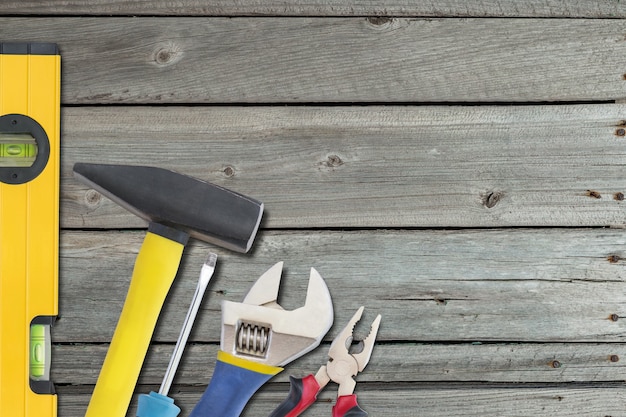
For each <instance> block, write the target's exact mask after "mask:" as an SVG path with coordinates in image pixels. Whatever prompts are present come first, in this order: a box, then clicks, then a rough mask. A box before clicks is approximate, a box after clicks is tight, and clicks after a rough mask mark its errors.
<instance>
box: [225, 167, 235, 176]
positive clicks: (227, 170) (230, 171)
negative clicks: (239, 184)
mask: <svg viewBox="0 0 626 417" xmlns="http://www.w3.org/2000/svg"><path fill="white" fill-rule="evenodd" d="M224 175H226V176H227V177H228V178H231V177H234V176H235V168H233V167H231V166H230V165H228V166H227V167H226V168H224Z"/></svg>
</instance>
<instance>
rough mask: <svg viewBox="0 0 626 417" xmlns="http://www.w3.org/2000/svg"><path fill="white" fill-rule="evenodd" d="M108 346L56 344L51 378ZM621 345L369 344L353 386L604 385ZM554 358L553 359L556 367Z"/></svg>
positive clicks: (206, 361)
mask: <svg viewBox="0 0 626 417" xmlns="http://www.w3.org/2000/svg"><path fill="white" fill-rule="evenodd" d="M107 348H108V344H99V345H92V344H84V345H82V344H79V345H66V344H63V345H55V346H54V349H53V357H54V366H53V369H52V377H53V380H54V381H55V382H56V383H57V384H61V385H68V384H73V385H87V386H90V385H94V384H95V383H96V379H97V377H98V370H99V369H100V367H101V366H102V362H103V361H104V356H105V355H106V350H107ZM328 348H329V345H328V344H327V343H325V344H322V345H321V346H319V347H318V348H317V349H315V350H314V351H313V352H312V353H309V354H307V355H305V356H303V357H302V358H300V359H298V360H297V361H295V362H292V363H291V364H289V365H287V366H286V367H285V371H284V372H282V373H280V374H278V375H276V376H275V377H274V378H273V379H272V382H274V383H288V382H289V379H288V377H289V375H295V376H304V375H308V374H310V373H315V372H316V371H317V369H318V368H319V367H320V366H321V365H322V364H324V363H326V361H327V360H328V356H327V355H328ZM173 349H174V346H173V344H169V345H163V344H158V343H153V344H152V345H151V347H150V350H149V352H148V356H147V357H146V361H145V362H144V365H143V368H142V371H141V375H140V378H139V384H140V385H143V386H154V385H157V386H158V385H159V384H160V383H161V381H162V379H163V376H164V374H165V369H166V368H167V365H168V363H169V359H170V357H171V354H172V351H173ZM217 350H218V345H217V344H192V345H189V346H187V348H186V349H185V355H184V356H183V361H182V362H181V365H180V367H179V368H178V371H177V373H176V377H175V380H174V384H175V385H174V389H175V390H179V389H183V390H185V389H187V390H188V389H190V388H189V386H202V385H206V384H207V383H208V381H209V380H210V378H211V376H212V375H213V369H214V366H215V358H216V355H217ZM624 355H626V345H624V344H623V343H615V344H595V343H566V344H560V343H557V344H554V343H540V344H532V343H522V344H520V343H510V344H477V343H474V344H472V343H460V344H445V343H429V344H423V343H409V342H396V343H393V344H390V343H386V344H378V345H376V346H375V350H374V353H373V355H372V358H371V361H370V363H369V364H368V366H367V368H366V369H367V372H363V373H362V374H359V376H358V381H359V383H382V382H384V383H389V384H391V383H395V384H404V383H430V382H433V383H439V384H444V383H448V384H451V383H461V382H463V383H471V382H474V383H476V382H483V383H502V384H504V383H506V384H512V383H551V384H555V383H570V382H592V383H610V382H617V381H622V380H623V379H624V373H625V372H626V369H625V368H626V360H625V356H624ZM555 361H557V362H558V364H556V365H555V363H556V362H555Z"/></svg>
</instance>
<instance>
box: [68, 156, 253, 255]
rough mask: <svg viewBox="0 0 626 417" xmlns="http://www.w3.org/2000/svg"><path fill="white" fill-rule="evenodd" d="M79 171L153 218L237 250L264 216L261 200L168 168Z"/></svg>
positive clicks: (85, 167)
mask: <svg viewBox="0 0 626 417" xmlns="http://www.w3.org/2000/svg"><path fill="white" fill-rule="evenodd" d="M74 176H75V177H77V178H78V179H79V180H81V181H82V182H83V183H85V184H87V185H89V186H90V187H92V188H94V189H95V190H97V191H99V192H100V193H102V194H103V195H105V196H106V197H108V198H110V199H111V200H113V201H115V202H116V203H118V204H119V205H121V206H122V207H124V208H126V209H127V210H129V211H131V212H132V213H135V214H136V215H137V216H139V217H141V218H143V219H145V220H147V221H148V222H151V223H157V224H162V225H164V226H168V227H171V228H174V229H177V230H180V231H183V232H185V233H188V234H189V235H190V236H192V237H195V238H197V239H200V240H204V241H206V242H210V243H213V244H216V245H218V246H222V247H224V248H227V249H231V250H234V251H237V252H247V251H248V250H250V247H251V246H252V242H253V241H254V237H255V235H256V232H257V230H258V228H259V224H260V223H261V216H262V215H263V203H261V202H260V201H257V200H254V199H252V198H250V197H246V196H245V195H242V194H239V193H236V192H234V191H231V190H228V189H226V188H223V187H220V186H217V185H215V184H211V183H208V182H205V181H201V180H199V179H196V178H193V177H190V176H187V175H183V174H179V173H177V172H174V171H170V170H167V169H163V168H155V167H147V166H132V165H105V164H88V163H77V164H75V165H74Z"/></svg>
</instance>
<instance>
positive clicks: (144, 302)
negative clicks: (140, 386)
mask: <svg viewBox="0 0 626 417" xmlns="http://www.w3.org/2000/svg"><path fill="white" fill-rule="evenodd" d="M183 249H184V245H183V244H181V243H179V242H176V241H174V240H170V239H168V238H165V237H163V236H160V235H159V234H155V233H152V232H148V233H147V235H146V237H145V239H144V242H143V244H142V246H141V249H140V251H139V254H138V255H137V260H136V262H135V269H134V270H133V277H132V279H131V282H130V286H129V289H128V294H127V295H126V301H125V302H124V307H123V309H122V313H121V315H120V318H119V321H118V322H117V327H116V328H115V333H114V334H113V339H112V340H111V345H110V347H109V350H108V352H107V355H106V358H105V359H104V364H103V365H102V369H101V370H100V376H99V377H98V382H97V383H96V387H95V389H94V391H93V394H92V396H91V401H90V402H89V406H88V408H87V413H86V414H85V417H124V416H125V415H126V412H127V410H128V405H129V404H130V400H131V397H132V394H133V391H134V389H135V385H136V383H137V378H138V377H139V372H140V371H141V367H142V365H143V361H144V358H145V356H146V353H147V351H148V346H149V345H150V339H151V338H152V333H153V331H154V328H155V326H156V322H157V319H158V317H159V313H160V311H161V307H162V305H163V302H164V301H165V297H166V296H167V293H168V291H169V289H170V287H171V285H172V282H173V281H174V278H175V277H176V273H177V271H178V266H179V264H180V259H181V257H182V253H183Z"/></svg>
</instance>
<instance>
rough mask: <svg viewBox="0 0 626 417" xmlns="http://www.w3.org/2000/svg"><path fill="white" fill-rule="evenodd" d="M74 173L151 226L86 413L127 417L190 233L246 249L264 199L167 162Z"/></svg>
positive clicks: (83, 166) (81, 167)
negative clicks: (179, 170)
mask: <svg viewBox="0 0 626 417" xmlns="http://www.w3.org/2000/svg"><path fill="white" fill-rule="evenodd" d="M74 176H75V177H76V178H77V179H79V180H80V181H82V182H84V183H85V184H87V185H89V186H90V187H92V188H93V189H95V190H97V191H99V192H100V193H102V194H103V195H105V196H106V197H108V198H110V199H111V200H113V201H115V202H116V203H118V204H119V205H121V206H122V207H124V208H126V209H127V210H129V211H130V212H132V213H135V214H136V215H138V216H139V217H141V218H143V219H145V220H147V221H148V224H149V225H148V232H147V234H146V237H145V239H144V241H143V244H142V246H141V249H140V250H139V254H138V255H137V259H136V261H135V267H134V270H133V275H132V279H131V282H130V286H129V289H128V294H127V295H126V300H125V302H124V307H123V308H122V312H121V314H120V318H119V320H118V323H117V327H116V328H115V333H114V334H113V338H112V340H111V345H110V346H109V350H108V352H107V355H106V358H105V360H104V363H103V365H102V369H101V370H100V375H99V377H98V381H97V383H96V386H95V389H94V391H93V394H92V396H91V400H90V402H89V406H88V408H87V413H86V414H85V417H124V416H125V415H126V412H127V410H128V405H129V403H130V400H131V397H132V394H133V391H134V388H135V384H136V383H137V378H138V377H139V372H140V371H141V367H142V365H143V361H144V358H145V356H146V353H147V351H148V346H149V344H150V339H151V337H152V333H153V331H154V328H155V326H156V322H157V319H158V316H159V313H160V311H161V307H162V306H163V303H164V301H165V297H166V296H167V293H168V291H169V288H170V286H171V285H172V282H173V281H174V278H175V277H176V273H177V271H178V266H179V264H180V260H181V257H182V253H183V248H184V246H185V245H186V243H187V241H188V239H189V237H190V236H192V237H195V238H197V239H200V240H204V241H206V242H210V243H212V244H215V245H218V246H222V247H224V248H227V249H231V250H234V251H236V252H241V253H245V252H248V250H250V247H251V246H252V242H253V241H254V237H255V235H256V233H257V230H258V228H259V224H260V223H261V216H262V214H263V203H261V202H259V201H257V200H254V199H252V198H249V197H246V196H244V195H242V194H239V193H236V192H234V191H231V190H228V189H226V188H223V187H219V186H217V185H214V184H210V183H208V182H204V181H201V180H199V179H196V178H193V177H190V176H187V175H183V174H179V173H176V172H174V171H170V170H166V169H162V168H155V167H146V166H130V165H104V164H87V163H77V164H75V165H74Z"/></svg>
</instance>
